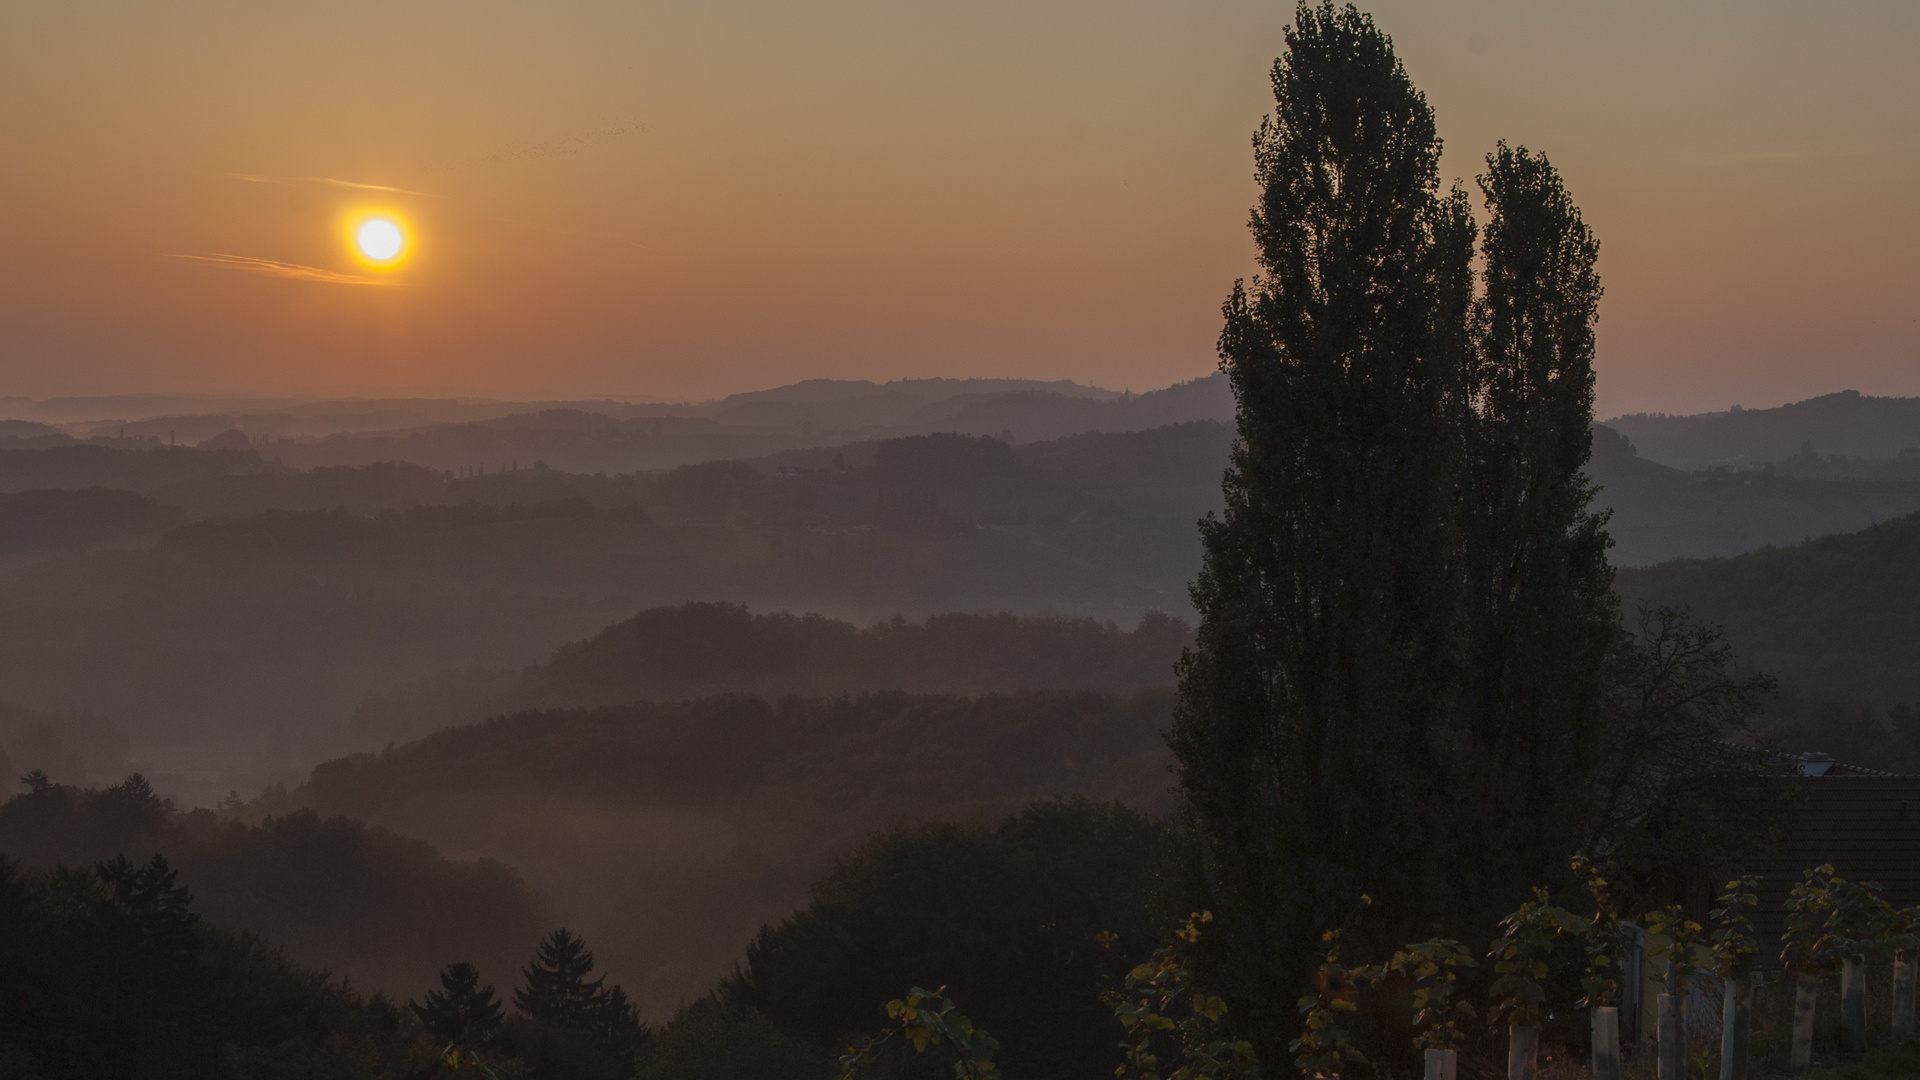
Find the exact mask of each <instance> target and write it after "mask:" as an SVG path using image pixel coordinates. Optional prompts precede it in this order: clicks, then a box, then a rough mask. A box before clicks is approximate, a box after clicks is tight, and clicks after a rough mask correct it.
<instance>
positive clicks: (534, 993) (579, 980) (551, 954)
mask: <svg viewBox="0 0 1920 1080" xmlns="http://www.w3.org/2000/svg"><path fill="white" fill-rule="evenodd" d="M592 972H593V954H592V953H591V952H588V951H587V943H586V942H585V941H582V940H581V939H580V938H579V937H578V936H576V935H575V934H573V933H572V932H571V931H569V930H567V929H565V928H564V927H563V928H561V929H559V930H555V931H554V932H553V933H551V934H548V935H547V936H546V937H545V938H543V939H542V940H541V942H540V945H539V947H538V949H537V950H536V951H535V953H534V958H533V962H532V963H530V964H528V965H527V966H526V969H525V970H524V971H523V972H522V973H521V974H522V975H523V976H524V977H525V978H526V981H527V984H526V986H524V987H521V988H519V989H517V990H515V991H514V992H513V1004H514V1007H515V1008H517V1009H519V1010H520V1011H521V1012H522V1013H524V1014H526V1016H527V1017H528V1018H529V1019H531V1020H535V1021H538V1022H540V1023H542V1024H552V1025H554V1026H556V1027H567V1028H574V1029H577V1030H580V1031H590V1030H592V1029H593V1027H594V1023H593V1021H594V1014H595V1010H596V1008H597V1007H598V1006H599V1005H600V1001H601V996H602V993H603V991H602V990H601V987H602V985H603V984H604V983H605V982H606V981H607V977H606V976H605V975H602V976H600V977H599V978H597V979H594V980H592V981H588V979H587V976H588V975H589V974H592Z"/></svg>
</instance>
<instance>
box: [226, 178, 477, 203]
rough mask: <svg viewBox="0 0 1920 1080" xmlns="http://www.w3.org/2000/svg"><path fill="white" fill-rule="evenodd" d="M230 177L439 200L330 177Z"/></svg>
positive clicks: (412, 192)
mask: <svg viewBox="0 0 1920 1080" xmlns="http://www.w3.org/2000/svg"><path fill="white" fill-rule="evenodd" d="M231 175H232V176H233V178H234V179H235V180H245V181H246V182H248V183H250V184H324V185H327V186H330V187H343V188H352V189H353V190H355V191H390V192H392V193H394V194H395V195H418V196H420V197H421V198H423V199H438V198H440V196H438V195H435V194H432V193H431V192H426V191H409V190H407V189H406V188H397V187H388V186H387V185H386V184H361V183H357V182H355V181H352V180H336V179H334V178H333V177H331V176H253V175H251V174H249V173H233V174H231Z"/></svg>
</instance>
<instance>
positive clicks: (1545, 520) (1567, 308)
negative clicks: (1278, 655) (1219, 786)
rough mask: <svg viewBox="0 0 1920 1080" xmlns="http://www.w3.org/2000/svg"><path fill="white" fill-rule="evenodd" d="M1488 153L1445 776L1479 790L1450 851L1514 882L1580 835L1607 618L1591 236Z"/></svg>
mask: <svg viewBox="0 0 1920 1080" xmlns="http://www.w3.org/2000/svg"><path fill="white" fill-rule="evenodd" d="M1486 165H1487V169H1486V172H1485V173H1484V174H1482V175H1481V176H1480V178H1479V183H1480V189H1481V191H1482V193H1483V194H1484V195H1485V198H1486V207H1487V214H1488V223H1487V229H1486V235H1485V239H1484V240H1483V242H1482V244H1481V255H1482V257H1483V260H1484V267H1485V269H1484V271H1483V278H1484V288H1483V293H1482V296H1481V297H1480V299H1479V301H1478V303H1477V306H1476V310H1475V320H1474V321H1475V325H1474V337H1475V339H1476V343H1477V348H1476V366H1475V370H1474V377H1473V380H1472V382H1473V385H1474V387H1475V393H1476V396H1477V408H1476V410H1475V413H1474V415H1473V417H1472V422H1471V423H1470V425H1469V427H1468V432H1469V435H1470V442H1469V463H1468V467H1467V468H1466V469H1465V470H1463V477H1464V479H1465V480H1466V484H1465V485H1464V486H1463V491H1462V502H1463V504H1464V506H1465V508H1466V510H1467V512H1468V515H1469V516H1468V521H1467V531H1466V533H1465V535H1464V539H1465V540H1466V541H1467V542H1466V543H1465V545H1464V546H1463V550H1464V553H1465V555H1466V558H1467V560H1468V565H1469V568H1470V573H1469V579H1470V581H1471V588H1472V596H1473V601H1474V603H1473V608H1472V620H1473V622H1472V633H1471V635H1470V639H1471V641H1472V642H1473V647H1474V654H1473V656H1472V663H1471V664H1470V665H1469V668H1468V676H1469V678H1470V679H1471V680H1472V682H1473V688H1472V692H1471V703H1472V704H1471V716H1472V720H1473V724H1474V728H1473V731H1472V745H1473V746H1474V748H1475V750H1476V754H1475V759H1474V760H1473V762H1472V767H1471V768H1470V769H1468V770H1466V772H1465V773H1464V775H1463V776H1462V777H1461V778H1460V783H1461V784H1462V785H1468V784H1472V783H1474V782H1475V781H1478V783H1479V788H1478V792H1477V795H1478V797H1477V798H1476V799H1474V800H1473V801H1472V802H1471V803H1470V804H1467V805H1463V807H1462V811H1463V816H1462V820H1460V821H1459V822H1458V828H1459V829H1460V831H1461V833H1462V834H1463V835H1464V836H1465V837H1467V838H1468V839H1469V840H1470V841H1471V843H1470V844H1469V845H1468V846H1467V847H1466V848H1465V850H1462V851H1461V852H1460V856H1461V857H1462V858H1464V859H1468V860H1472V864H1473V865H1476V866H1478V867H1481V868H1482V871H1481V872H1482V873H1483V874H1485V876H1486V879H1487V880H1488V881H1489V882H1492V883H1501V884H1506V885H1507V886H1508V887H1509V888H1513V887H1515V885H1514V883H1517V882H1522V881H1532V882H1541V883H1546V882H1548V881H1550V880H1551V879H1552V878H1553V877H1554V876H1555V875H1557V874H1558V873H1559V872H1560V871H1562V870H1563V868H1564V867H1565V865H1566V858H1565V857H1566V855H1567V854H1568V853H1570V852H1572V851H1574V850H1575V849H1576V848H1578V847H1579V846H1580V844H1581V842H1582V840H1583V839H1584V837H1583V835H1582V830H1583V828H1584V826H1585V825H1586V821H1585V818H1584V815H1583V813H1582V811H1584V810H1586V809H1587V808H1588V807H1587V801H1586V799H1587V797H1588V796H1589V795H1590V794H1591V793H1592V792H1593V791H1594V785H1593V781H1592V774H1593V769H1594V768H1595V766H1596V763H1597V761H1598V757H1599V750H1600V747H1599V734H1600V729H1601V724H1602V719H1601V716H1602V709H1603V708H1604V707H1605V702H1606V692H1607V680H1606V678H1605V675H1604V672H1605V671H1606V669H1607V655H1608V650H1609V648H1610V647H1611V646H1612V645H1613V644H1614V642H1615V641H1616V640H1617V639H1618V638H1619V635H1620V617H1619V611H1618V606H1617V602H1616V601H1615V599H1614V596H1613V568H1612V566H1611V565H1609V564H1608V562H1607V557H1606V552H1607V547H1608V545H1609V544H1610V543H1611V541H1610V540H1609V539H1608V537H1607V534H1606V531H1605V525H1606V514H1605V512H1600V513H1595V512H1593V511H1592V510H1591V509H1590V508H1589V507H1590V504H1591V501H1592V499H1593V495H1594V492H1595V488H1594V485H1593V484H1592V482H1591V481H1590V480H1589V479H1588V478H1587V476H1586V475H1585V473H1584V472H1583V470H1584V469H1585V468H1586V465H1587V459H1588V457H1589V456H1590V455H1591V452H1592V448H1593V387H1594V374H1593V356H1594V321H1595V319H1596V317H1597V316H1598V312H1599V304H1600V276H1599V274H1598V272H1597V271H1596V269H1595V262H1596V261H1597V259H1598V257H1599V244H1598V242H1597V241H1596V240H1595V239H1594V236H1593V231H1592V230H1591V229H1590V228H1588V227H1587V225H1586V223H1585V222H1584V221H1583V220H1581V216H1580V211H1579V208H1578V207H1576V206H1575V205H1574V204H1573V199H1572V197H1571V196H1569V195H1568V193H1567V190H1566V187H1565V186H1564V185H1563V184H1562V183H1561V180H1560V177H1559V175H1558V174H1557V173H1556V172H1555V171H1554V169H1553V166H1552V165H1551V164H1549V163H1548V161H1547V159H1546V157H1545V155H1536V154H1529V153H1528V152H1527V151H1526V150H1525V149H1524V148H1520V149H1514V148H1511V147H1508V146H1507V145H1506V144H1505V143H1502V144H1500V146H1499V147H1498V148H1497V149H1496V150H1495V151H1494V152H1493V153H1491V154H1489V155H1487V161H1486ZM1499 899H1500V900H1505V899H1507V898H1505V897H1502V898H1499ZM1498 903H1499V901H1498V900H1496V901H1494V904H1495V906H1498ZM1509 906H1511V905H1509ZM1482 910H1483V914H1484V913H1485V912H1484V909H1482Z"/></svg>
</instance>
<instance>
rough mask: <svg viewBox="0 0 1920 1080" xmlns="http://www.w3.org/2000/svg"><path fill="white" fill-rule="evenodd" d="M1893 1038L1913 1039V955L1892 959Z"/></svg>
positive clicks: (1901, 955) (1900, 955) (1906, 954)
mask: <svg viewBox="0 0 1920 1080" xmlns="http://www.w3.org/2000/svg"><path fill="white" fill-rule="evenodd" d="M1893 1037H1894V1038H1896V1039H1911V1038H1913V954H1911V953H1904V952H1903V953H1901V954H1899V955H1898V956H1895V957H1894V958H1893Z"/></svg>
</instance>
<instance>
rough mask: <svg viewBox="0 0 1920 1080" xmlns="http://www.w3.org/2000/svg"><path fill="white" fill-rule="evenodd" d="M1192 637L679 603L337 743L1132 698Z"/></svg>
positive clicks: (1065, 621)
mask: <svg viewBox="0 0 1920 1080" xmlns="http://www.w3.org/2000/svg"><path fill="white" fill-rule="evenodd" d="M1191 640H1192V633H1191V630H1190V628H1189V627H1188V626H1187V624H1186V623H1184V622H1182V621H1180V620H1178V619H1174V618H1171V617H1169V616H1166V615H1159V614H1150V615H1148V616H1147V617H1145V618H1143V619H1142V620H1141V621H1140V622H1139V624H1138V625H1137V626H1136V627H1135V628H1134V629H1132V630H1130V631H1129V630H1123V629H1121V628H1119V627H1118V626H1116V625H1114V624H1113V623H1103V622H1099V621H1097V620H1094V619H1085V618H1079V619H1075V618H1066V617H1061V616H1041V617H1031V616H1030V617H1022V616H1016V615H1013V614H1010V613H1005V612H1003V613H1000V614H967V613H949V614H943V615H934V616H930V617H929V618H927V619H926V620H925V621H924V622H908V621H906V620H904V619H897V618H896V619H893V620H889V621H887V622H880V623H875V624H873V625H870V626H865V627H861V626H856V625H854V624H853V623H850V622H845V621H842V620H839V619H831V618H828V617H826V616H824V615H817V614H810V615H793V614H790V613H786V612H775V613H763V614H753V613H751V612H749V611H748V610H747V609H746V608H745V607H743V606H740V605H733V604H714V603H689V604H685V605H681V606H678V607H666V608H655V609H651V610H648V611H643V612H641V613H640V614H638V615H636V616H634V617H633V618H631V619H628V620H626V621H624V622H620V623H616V624H615V625H613V626H610V627H608V628H607V629H605V630H603V631H601V632H600V633H598V634H596V635H594V636H593V637H591V638H588V639H587V640H585V641H577V642H573V643H571V644H568V645H565V646H563V647H561V648H560V649H559V650H558V651H557V652H556V653H555V654H554V655H553V657H552V658H551V659H549V660H547V661H544V662H542V663H539V664H535V665H532V666H530V667H528V668H527V669H525V670H524V671H523V672H521V673H519V674H517V675H515V674H512V673H510V672H506V671H500V670H496V669H466V670H456V671H449V672H444V673H441V674H438V675H435V676H433V677H430V678H427V679H423V680H420V681H419V682H415V683H411V684H408V685H407V686H403V687H400V688H399V689H396V690H394V691H391V692H388V693H383V694H378V695H375V696H373V697H371V698H369V699H368V700H367V701H365V702H363V703H362V704H361V705H360V707H359V708H357V709H356V710H355V711H354V714H353V716H352V718H351V719H350V720H349V721H348V724H347V727H346V730H345V732H344V733H343V738H344V741H345V743H346V746H347V747H348V748H353V749H371V748H377V747H379V746H381V745H382V744H384V743H386V742H389V741H396V740H397V741H406V740H408V739H412V738H416V737H418V736H421V735H425V734H427V733H429V732H432V731H435V730H438V729H440V728H445V727H452V726H454V725H457V724H461V723H466V722H470V721H476V720H482V719H485V718H487V717H489V716H498V715H504V714H508V713H514V712H520V711H523V710H527V709H553V708H569V707H578V706H596V705H622V704H626V703H628V702H633V701H679V700H683V699H687V698H697V697H704V696H707V695H711V694H719V693H756V694H764V695H767V696H769V697H779V696H782V695H787V694H799V695H804V696H815V695H832V694H844V693H861V692H866V691H878V690H910V691H914V692H917V693H952V694H964V695H976V694H991V693H1012V692H1016V691H1020V690H1098V691H1102V692H1106V693H1116V694H1130V693H1133V692H1134V691H1137V690H1143V689H1148V688H1152V687H1166V686H1171V685H1172V684H1173V677H1174V672H1173V667H1174V663H1175V662H1176V661H1177V660H1178V659H1179V658H1180V652H1181V650H1182V649H1183V648H1185V647H1186V646H1187V645H1188V644H1189V643H1190V642H1191Z"/></svg>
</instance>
